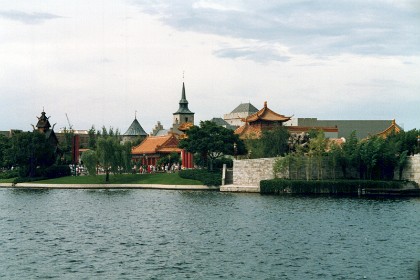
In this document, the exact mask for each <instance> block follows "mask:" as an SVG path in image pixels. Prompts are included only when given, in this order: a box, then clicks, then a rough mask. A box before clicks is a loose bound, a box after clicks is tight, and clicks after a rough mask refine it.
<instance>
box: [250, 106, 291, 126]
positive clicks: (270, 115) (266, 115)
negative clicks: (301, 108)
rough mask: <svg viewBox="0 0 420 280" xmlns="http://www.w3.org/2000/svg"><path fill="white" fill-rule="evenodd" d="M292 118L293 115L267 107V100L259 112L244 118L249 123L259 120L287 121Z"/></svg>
mask: <svg viewBox="0 0 420 280" xmlns="http://www.w3.org/2000/svg"><path fill="white" fill-rule="evenodd" d="M290 119H291V117H286V116H284V115H280V114H278V113H276V112H274V111H273V110H271V109H269V108H268V107H267V101H265V102H264V107H263V108H262V109H261V110H259V111H258V112H256V113H254V114H252V115H249V116H248V117H246V118H245V119H243V121H244V122H247V123H252V122H255V121H258V120H263V121H271V122H287V121H288V120H290Z"/></svg>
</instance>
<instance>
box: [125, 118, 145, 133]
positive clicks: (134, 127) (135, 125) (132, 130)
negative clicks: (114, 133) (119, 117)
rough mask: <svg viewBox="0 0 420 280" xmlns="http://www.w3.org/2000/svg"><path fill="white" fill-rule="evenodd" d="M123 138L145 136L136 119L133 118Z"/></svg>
mask: <svg viewBox="0 0 420 280" xmlns="http://www.w3.org/2000/svg"><path fill="white" fill-rule="evenodd" d="M123 136H147V133H146V131H144V129H143V127H141V125H140V123H139V121H138V120H137V118H135V119H134V121H133V122H132V123H131V125H130V127H129V128H128V129H127V131H126V132H125V133H124V134H123Z"/></svg>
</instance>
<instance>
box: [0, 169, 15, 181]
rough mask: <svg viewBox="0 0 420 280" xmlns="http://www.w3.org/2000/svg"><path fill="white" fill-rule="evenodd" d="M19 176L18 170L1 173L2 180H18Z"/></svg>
mask: <svg viewBox="0 0 420 280" xmlns="http://www.w3.org/2000/svg"><path fill="white" fill-rule="evenodd" d="M18 176H19V171H18V170H8V171H5V172H0V179H10V178H16V177H18Z"/></svg>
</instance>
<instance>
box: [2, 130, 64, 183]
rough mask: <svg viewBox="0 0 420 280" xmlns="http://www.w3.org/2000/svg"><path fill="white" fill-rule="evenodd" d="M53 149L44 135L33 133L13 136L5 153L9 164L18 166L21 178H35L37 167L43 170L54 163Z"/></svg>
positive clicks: (54, 154)
mask: <svg viewBox="0 0 420 280" xmlns="http://www.w3.org/2000/svg"><path fill="white" fill-rule="evenodd" d="M55 149H56V147H54V146H52V145H51V143H50V142H49V141H48V139H47V138H46V137H45V134H43V133H40V132H38V131H34V132H23V133H17V134H15V135H13V137H12V139H11V145H10V148H9V149H8V150H7V152H6V153H7V157H8V159H9V160H10V162H11V163H13V164H17V165H18V166H19V173H20V176H21V177H28V176H29V177H35V175H36V173H35V171H36V168H37V167H40V168H41V169H43V168H46V167H48V166H51V165H52V164H54V163H55V161H56V153H55Z"/></svg>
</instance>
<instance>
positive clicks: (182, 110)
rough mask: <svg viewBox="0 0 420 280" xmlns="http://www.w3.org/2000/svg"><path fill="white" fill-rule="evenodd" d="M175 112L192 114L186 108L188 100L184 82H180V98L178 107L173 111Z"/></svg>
mask: <svg viewBox="0 0 420 280" xmlns="http://www.w3.org/2000/svg"><path fill="white" fill-rule="evenodd" d="M175 114H194V113H193V112H191V111H190V109H188V100H187V97H186V94H185V83H184V82H182V95H181V100H180V101H179V109H178V111H176V112H175V113H174V115H175Z"/></svg>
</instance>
